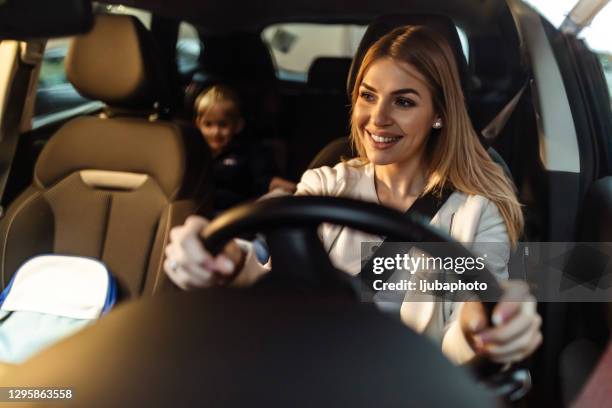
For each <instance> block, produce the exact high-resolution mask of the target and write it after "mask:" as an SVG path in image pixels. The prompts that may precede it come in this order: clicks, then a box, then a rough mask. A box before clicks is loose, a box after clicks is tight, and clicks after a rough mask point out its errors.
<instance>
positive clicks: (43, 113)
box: [34, 4, 151, 127]
mask: <svg viewBox="0 0 612 408" xmlns="http://www.w3.org/2000/svg"><path fill="white" fill-rule="evenodd" d="M95 9H96V12H98V13H111V14H130V15H134V16H136V17H137V18H138V19H139V20H140V21H141V22H142V23H143V24H144V25H145V27H147V28H150V26H151V13H149V12H145V11H142V10H138V9H134V8H130V7H125V6H110V5H100V4H96V5H95ZM69 44H70V38H60V39H53V40H49V41H48V42H47V46H46V48H45V53H44V54H43V61H42V64H41V67H40V74H39V76H38V85H37V90H36V101H35V103H34V127H37V125H38V124H42V123H46V120H47V118H49V116H50V115H54V116H55V114H59V113H64V112H66V113H68V112H70V111H72V110H73V109H77V108H80V107H85V106H86V105H90V104H93V103H94V102H96V101H91V100H89V99H87V98H84V97H83V96H81V95H80V94H79V93H78V92H77V90H76V89H75V88H74V87H73V86H72V84H71V83H70V82H68V79H66V73H65V70H64V59H65V58H66V54H67V53H68V46H69ZM97 105H100V103H99V102H98V103H97ZM92 106H94V107H95V105H92Z"/></svg>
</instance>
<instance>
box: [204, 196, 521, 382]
mask: <svg viewBox="0 0 612 408" xmlns="http://www.w3.org/2000/svg"><path fill="white" fill-rule="evenodd" d="M323 223H331V224H336V225H341V226H345V227H349V228H353V229H357V230H361V231H363V232H366V233H369V234H374V235H379V236H386V237H387V238H386V239H387V241H389V242H390V241H395V242H428V243H430V242H431V243H444V245H430V246H428V247H427V250H428V252H429V254H430V255H431V256H440V257H449V256H450V257H453V258H455V259H457V258H458V257H464V258H468V257H469V258H473V255H472V253H471V252H470V251H469V250H468V249H467V248H465V247H464V246H463V245H462V244H461V243H459V242H457V241H456V240H454V239H453V238H452V237H450V236H448V235H445V234H443V233H442V232H440V231H439V230H436V229H434V228H432V227H431V226H430V225H429V223H428V222H427V221H426V219H425V218H424V217H423V216H421V215H420V214H416V213H409V214H402V213H400V212H399V211H396V210H393V209H391V208H388V207H384V206H381V205H378V204H375V203H369V202H364V201H358V200H352V199H348V198H341V197H323V196H298V197H296V196H288V197H275V198H270V199H266V200H261V201H256V202H253V203H247V204H243V205H240V206H237V207H235V208H233V209H231V210H229V211H227V212H225V213H224V214H222V215H221V216H219V217H217V218H216V219H215V220H213V221H212V222H211V224H209V226H208V227H207V228H206V231H205V232H204V234H203V236H202V243H203V245H204V247H205V248H206V249H208V250H209V251H210V252H211V253H213V254H217V253H218V252H220V251H221V249H222V248H223V247H224V246H225V245H226V244H227V242H228V241H229V240H230V239H232V238H234V237H236V236H238V235H240V234H244V233H247V234H252V233H256V232H259V233H263V234H264V235H265V236H266V242H267V243H268V246H269V249H270V255H271V257H272V259H273V267H272V271H271V272H270V275H271V277H272V278H276V279H277V280H280V281H283V282H284V283H287V282H289V283H290V284H291V286H293V287H297V288H299V289H300V290H305V289H306V290H318V291H321V290H330V289H331V290H339V289H340V290H343V291H344V292H347V291H349V290H352V291H353V295H354V296H355V295H357V294H355V293H354V292H355V285H354V284H351V283H350V278H349V275H348V274H347V273H343V272H339V271H338V270H337V269H336V268H335V267H334V266H333V265H332V263H331V261H330V259H329V257H328V254H327V251H326V250H325V248H324V247H323V244H322V243H321V241H320V239H319V236H318V234H317V228H318V227H319V225H321V224H323ZM461 279H462V280H463V281H465V282H472V283H474V282H476V280H478V281H479V282H481V283H486V285H487V295H486V297H487V299H499V298H500V297H501V295H502V289H501V287H500V285H499V282H498V281H497V279H496V278H495V276H494V275H493V274H492V273H491V272H490V271H489V270H488V269H487V268H486V266H485V267H484V268H483V269H482V270H478V271H477V272H476V271H474V272H466V273H464V274H462V275H461ZM353 282H354V281H353ZM358 290H360V291H361V292H362V293H361V295H363V294H364V292H363V291H369V290H371V289H369V288H365V287H364V286H363V285H361V286H360V287H359V289H358ZM474 295H475V296H476V297H477V298H478V299H479V300H481V301H483V305H484V307H485V310H486V311H487V313H488V317H489V318H490V317H491V315H492V313H493V309H494V307H495V302H491V301H485V300H486V299H482V294H481V293H480V292H478V291H476V292H475V293H474ZM355 297H357V296H355ZM466 368H467V369H468V370H470V371H471V372H472V373H473V374H474V375H475V376H476V377H477V378H479V379H481V380H485V381H488V382H490V383H492V382H493V381H495V382H496V384H495V385H494V386H495V387H497V386H498V384H497V383H498V382H499V383H506V382H507V378H506V377H503V378H498V377H496V374H497V373H498V372H499V371H500V366H499V365H498V364H495V363H492V362H490V361H489V360H487V359H485V358H477V359H473V360H472V361H471V362H469V363H468V364H466ZM492 378H495V379H494V380H492ZM521 386H523V384H521Z"/></svg>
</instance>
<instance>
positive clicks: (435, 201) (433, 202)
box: [358, 188, 453, 288]
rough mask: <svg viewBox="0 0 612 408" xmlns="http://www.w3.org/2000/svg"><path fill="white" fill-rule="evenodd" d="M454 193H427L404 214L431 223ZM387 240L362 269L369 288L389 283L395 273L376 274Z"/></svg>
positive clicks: (361, 278) (449, 191)
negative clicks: (375, 270)
mask: <svg viewBox="0 0 612 408" xmlns="http://www.w3.org/2000/svg"><path fill="white" fill-rule="evenodd" d="M452 193H453V190H452V189H450V188H445V189H444V190H442V193H441V194H440V195H435V194H432V193H431V192H430V193H427V194H425V195H423V196H421V197H419V198H417V199H416V201H415V202H414V203H413V204H412V205H411V206H410V208H408V210H406V212H405V213H404V214H405V215H406V216H407V215H409V214H418V215H419V216H421V217H423V218H424V220H425V221H426V222H428V223H429V222H430V221H431V219H432V218H433V217H434V216H435V215H436V214H437V212H438V211H439V210H440V208H442V206H443V205H444V203H445V202H446V201H447V200H448V198H449V197H450V195H451V194H452ZM386 241H387V240H386V239H385V240H383V242H381V244H380V245H379V246H378V249H377V250H376V251H374V252H373V253H372V255H371V256H370V258H369V259H368V262H367V263H366V265H365V266H364V267H363V268H362V270H361V272H360V273H359V275H358V276H359V279H360V280H361V281H362V283H364V284H365V285H366V287H368V288H372V287H373V284H374V281H375V280H383V281H387V280H388V279H389V278H390V277H391V275H392V274H393V273H394V271H387V270H385V272H383V273H382V274H378V275H377V274H374V272H373V266H374V265H372V263H373V262H374V258H376V257H377V256H380V255H381V252H382V251H381V250H382V248H383V246H384V244H385V242H386Z"/></svg>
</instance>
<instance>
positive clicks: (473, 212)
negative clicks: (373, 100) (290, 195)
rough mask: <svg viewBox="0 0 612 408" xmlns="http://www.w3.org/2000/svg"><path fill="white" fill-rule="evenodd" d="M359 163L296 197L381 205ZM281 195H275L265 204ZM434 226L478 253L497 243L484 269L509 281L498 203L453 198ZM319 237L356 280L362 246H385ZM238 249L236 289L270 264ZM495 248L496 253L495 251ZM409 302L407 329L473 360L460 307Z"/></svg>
mask: <svg viewBox="0 0 612 408" xmlns="http://www.w3.org/2000/svg"><path fill="white" fill-rule="evenodd" d="M355 160H358V159H354V160H352V161H349V162H347V163H339V164H337V165H336V166H334V167H333V168H331V167H321V168H318V169H314V170H308V171H306V172H305V173H304V175H303V176H302V179H301V181H300V183H299V184H298V186H297V192H296V195H324V196H332V197H347V198H353V199H356V200H362V201H370V202H375V203H378V196H377V194H376V188H375V184H374V166H373V165H372V164H367V165H365V166H355V165H354V164H355V163H357V162H356V161H355ZM277 195H279V194H277V193H276V194H275V193H272V194H268V195H266V196H264V197H263V198H264V199H265V198H267V197H270V196H277ZM431 225H432V226H435V227H437V228H439V229H441V230H443V231H445V232H446V233H448V234H450V235H451V236H452V237H453V238H455V239H456V240H458V241H459V242H462V243H464V244H465V245H468V244H469V245H471V248H470V249H472V250H473V251H474V252H478V248H476V246H477V245H478V243H499V244H497V245H495V246H494V247H492V246H489V247H487V248H488V250H487V261H486V264H487V267H488V268H489V270H490V271H491V272H493V273H494V274H495V275H496V276H497V277H498V278H499V279H507V278H508V268H507V265H508V260H509V257H510V242H509V238H508V233H507V230H506V226H505V223H504V220H503V218H502V217H501V215H500V212H499V210H498V208H497V206H496V205H495V204H494V203H492V202H491V201H489V200H488V199H486V198H485V197H482V196H473V195H467V194H464V193H460V192H454V193H453V194H451V195H450V197H449V198H448V200H447V201H446V203H444V204H443V205H442V207H441V208H440V210H439V211H438V213H437V214H436V215H435V216H434V217H433V218H432V220H431ZM319 235H320V237H321V240H322V242H323V244H324V246H325V248H326V249H327V250H328V253H329V256H330V259H331V261H332V263H333V264H334V265H335V266H336V267H337V268H339V269H342V270H344V271H346V272H348V273H350V274H352V275H356V274H358V273H359V271H360V268H361V243H362V242H372V241H376V242H380V241H381V240H382V238H381V237H378V236H373V235H370V234H365V233H363V232H361V231H356V230H352V229H349V228H341V227H339V226H336V225H328V224H324V225H322V226H321V228H320V230H319ZM473 244H474V245H473ZM240 245H241V246H242V247H243V249H245V250H246V251H247V257H246V261H245V267H244V268H243V270H242V271H241V272H240V274H239V275H238V276H237V277H236V279H235V280H234V282H233V285H236V286H248V285H250V284H252V283H253V282H255V281H256V280H257V279H259V277H261V276H262V275H264V274H265V273H267V272H268V271H269V270H270V267H271V264H270V262H269V263H268V264H266V265H261V264H260V263H259V262H257V259H256V257H255V255H254V250H253V247H252V245H251V244H250V243H248V242H246V241H240ZM491 248H494V249H495V250H494V251H491V250H490V249H491ZM408 300H409V299H408V298H406V301H404V303H403V304H402V306H401V309H400V316H401V319H402V321H403V322H404V323H406V324H407V325H408V326H410V327H411V328H413V329H414V330H416V331H417V332H420V333H424V334H426V335H428V336H429V337H430V338H432V339H433V340H434V341H436V342H438V343H441V346H442V349H443V351H444V352H445V353H446V354H447V356H448V357H449V358H450V359H451V360H453V361H455V362H457V363H460V362H463V361H466V360H468V359H469V358H471V357H472V356H473V351H472V350H471V348H470V347H469V346H468V344H467V342H466V341H465V338H464V337H463V334H462V331H461V330H460V328H459V324H458V321H457V319H456V317H457V316H458V314H459V311H460V307H461V303H459V302H450V301H448V302H433V301H432V302H423V301H420V302H410V301H408Z"/></svg>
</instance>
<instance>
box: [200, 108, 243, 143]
mask: <svg viewBox="0 0 612 408" xmlns="http://www.w3.org/2000/svg"><path fill="white" fill-rule="evenodd" d="M235 110H236V107H235V106H234V104H233V102H231V101H219V102H217V103H214V104H213V105H212V106H210V107H209V108H208V109H207V110H206V112H205V113H202V114H200V115H199V116H198V120H197V125H198V128H199V129H200V132H201V133H202V136H204V139H205V140H206V143H208V146H209V147H210V150H211V151H212V153H213V155H217V154H219V153H221V151H223V149H224V148H225V147H226V146H227V145H228V144H229V143H230V142H231V141H232V139H233V138H234V136H236V134H237V133H240V131H241V130H242V119H240V118H236V115H235V114H232V113H233V112H234V111H235Z"/></svg>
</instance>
